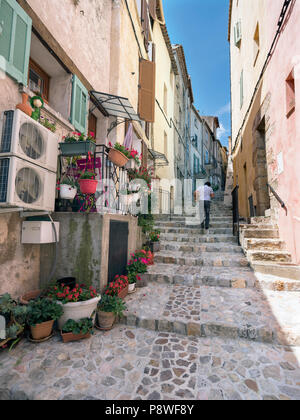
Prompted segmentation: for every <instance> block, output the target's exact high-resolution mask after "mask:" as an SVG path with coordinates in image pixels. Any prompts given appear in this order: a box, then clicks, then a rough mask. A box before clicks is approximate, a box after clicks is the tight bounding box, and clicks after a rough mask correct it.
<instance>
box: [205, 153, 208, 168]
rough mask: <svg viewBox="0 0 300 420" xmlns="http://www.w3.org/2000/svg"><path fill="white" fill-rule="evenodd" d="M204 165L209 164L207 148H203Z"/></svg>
mask: <svg viewBox="0 0 300 420" xmlns="http://www.w3.org/2000/svg"><path fill="white" fill-rule="evenodd" d="M205 165H209V153H208V150H205Z"/></svg>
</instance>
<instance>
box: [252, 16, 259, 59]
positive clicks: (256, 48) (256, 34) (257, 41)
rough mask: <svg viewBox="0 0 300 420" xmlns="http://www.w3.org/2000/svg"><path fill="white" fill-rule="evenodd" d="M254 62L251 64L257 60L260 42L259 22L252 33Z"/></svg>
mask: <svg viewBox="0 0 300 420" xmlns="http://www.w3.org/2000/svg"><path fill="white" fill-rule="evenodd" d="M253 41H254V63H253V65H254V66H255V64H256V62H257V57H258V55H259V44H260V40H259V24H258V23H257V25H256V28H255V33H254V38H253Z"/></svg>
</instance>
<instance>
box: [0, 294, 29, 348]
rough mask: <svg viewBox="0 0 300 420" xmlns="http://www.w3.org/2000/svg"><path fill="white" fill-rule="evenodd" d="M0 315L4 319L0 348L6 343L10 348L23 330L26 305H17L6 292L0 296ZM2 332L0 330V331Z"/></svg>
mask: <svg viewBox="0 0 300 420" xmlns="http://www.w3.org/2000/svg"><path fill="white" fill-rule="evenodd" d="M0 315H1V316H2V317H4V320H5V331H4V334H1V335H2V337H1V336H0V348H5V347H7V346H8V345H9V346H10V349H12V347H13V346H14V345H15V344H16V343H17V342H18V341H19V340H20V337H21V335H22V333H23V331H24V327H25V324H26V316H27V307H26V306H22V305H18V303H17V302H16V301H15V300H13V299H12V297H11V296H10V295H9V294H8V293H6V294H4V295H2V296H0ZM1 332H2V331H1Z"/></svg>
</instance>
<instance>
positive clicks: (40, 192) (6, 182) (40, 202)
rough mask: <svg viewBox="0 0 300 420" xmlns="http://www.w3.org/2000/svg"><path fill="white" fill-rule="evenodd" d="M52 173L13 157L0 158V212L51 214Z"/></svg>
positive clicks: (52, 194)
mask: <svg viewBox="0 0 300 420" xmlns="http://www.w3.org/2000/svg"><path fill="white" fill-rule="evenodd" d="M55 189H56V173H55V172H51V171H48V170H47V169H44V168H40V167H39V166H37V165H33V164H32V163H30V162H27V161H25V160H23V159H20V158H18V157H15V156H7V157H0V209H1V207H21V208H24V209H30V210H41V211H53V210H54V205H55Z"/></svg>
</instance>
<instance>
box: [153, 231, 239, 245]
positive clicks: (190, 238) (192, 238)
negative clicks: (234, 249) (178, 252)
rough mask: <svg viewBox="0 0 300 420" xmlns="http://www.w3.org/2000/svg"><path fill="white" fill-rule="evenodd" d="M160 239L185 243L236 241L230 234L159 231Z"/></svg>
mask: <svg viewBox="0 0 300 420" xmlns="http://www.w3.org/2000/svg"><path fill="white" fill-rule="evenodd" d="M160 237H161V240H162V241H169V242H173V241H175V242H185V243H220V242H225V243H233V244H236V243H237V238H236V237H235V236H233V235H232V234H231V235H213V236H212V235H188V234H176V235H175V234H173V233H161V235H160Z"/></svg>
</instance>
